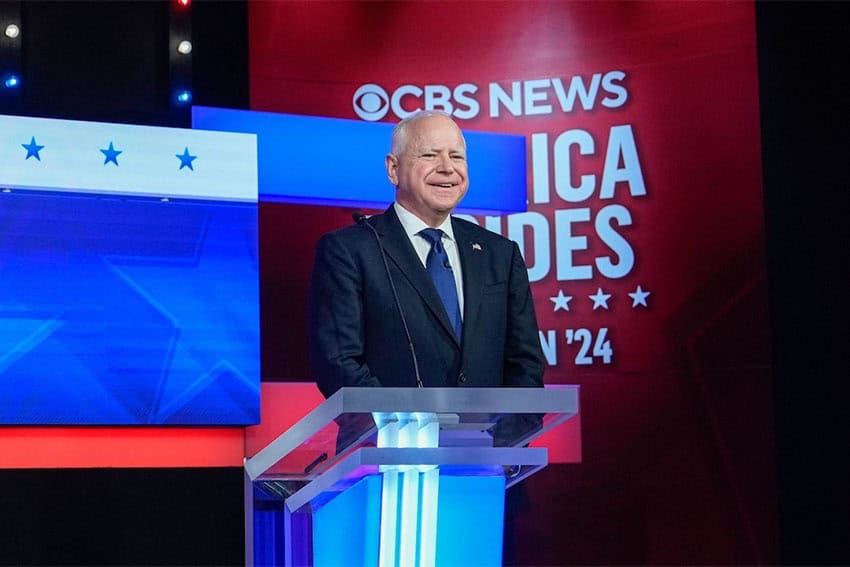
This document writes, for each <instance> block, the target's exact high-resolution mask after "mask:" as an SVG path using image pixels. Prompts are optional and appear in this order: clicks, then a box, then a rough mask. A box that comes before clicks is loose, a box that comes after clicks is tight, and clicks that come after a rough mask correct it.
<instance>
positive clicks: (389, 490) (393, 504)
mask: <svg viewBox="0 0 850 567" xmlns="http://www.w3.org/2000/svg"><path fill="white" fill-rule="evenodd" d="M381 476H383V478H382V479H381V530H380V538H381V539H380V542H379V546H378V565H379V566H380V567H395V565H396V540H397V539H398V471H384V472H383V473H381Z"/></svg>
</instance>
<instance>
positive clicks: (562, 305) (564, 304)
mask: <svg viewBox="0 0 850 567" xmlns="http://www.w3.org/2000/svg"><path fill="white" fill-rule="evenodd" d="M572 298H573V296H572V295H564V291H563V290H561V289H559V290H558V295H556V296H555V297H550V298H549V301H551V302H552V303H554V304H555V308H554V309H553V311H557V310H558V309H563V310H564V311H569V310H570V305H569V303H570V300H572Z"/></svg>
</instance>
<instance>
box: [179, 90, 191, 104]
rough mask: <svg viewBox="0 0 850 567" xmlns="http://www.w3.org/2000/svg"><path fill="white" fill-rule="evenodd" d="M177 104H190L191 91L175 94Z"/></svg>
mask: <svg viewBox="0 0 850 567" xmlns="http://www.w3.org/2000/svg"><path fill="white" fill-rule="evenodd" d="M177 102H178V104H189V103H190V102H192V91H190V90H186V89H183V90H181V91H178V92H177Z"/></svg>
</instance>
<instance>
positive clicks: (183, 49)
mask: <svg viewBox="0 0 850 567" xmlns="http://www.w3.org/2000/svg"><path fill="white" fill-rule="evenodd" d="M177 51H178V52H180V53H182V54H183V55H189V54H190V53H192V42H191V41H187V40H185V39H184V40H183V41H181V42H180V43H179V44H177Z"/></svg>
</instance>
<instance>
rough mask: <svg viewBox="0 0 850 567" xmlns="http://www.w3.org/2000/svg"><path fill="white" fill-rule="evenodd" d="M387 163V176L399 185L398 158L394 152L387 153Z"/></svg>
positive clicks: (391, 181)
mask: <svg viewBox="0 0 850 567" xmlns="http://www.w3.org/2000/svg"><path fill="white" fill-rule="evenodd" d="M386 165H387V177H388V178H389V180H390V183H392V184H393V185H395V186H398V158H397V157H395V156H394V155H393V154H387V158H386Z"/></svg>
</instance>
